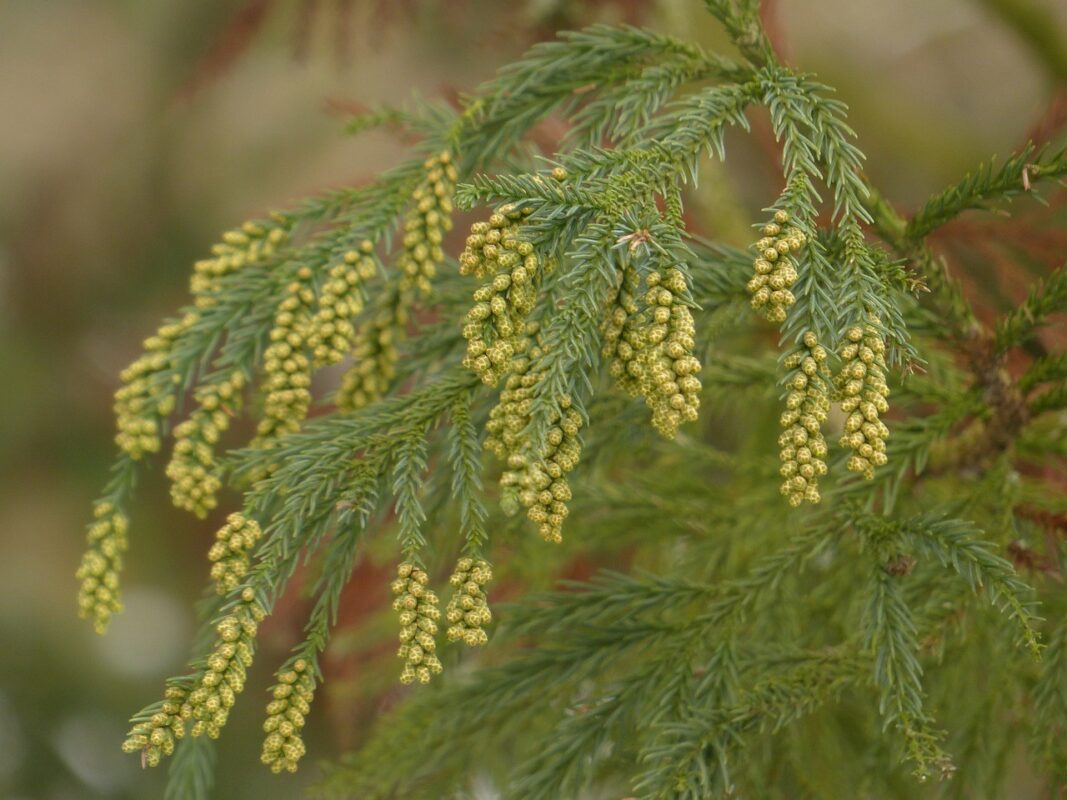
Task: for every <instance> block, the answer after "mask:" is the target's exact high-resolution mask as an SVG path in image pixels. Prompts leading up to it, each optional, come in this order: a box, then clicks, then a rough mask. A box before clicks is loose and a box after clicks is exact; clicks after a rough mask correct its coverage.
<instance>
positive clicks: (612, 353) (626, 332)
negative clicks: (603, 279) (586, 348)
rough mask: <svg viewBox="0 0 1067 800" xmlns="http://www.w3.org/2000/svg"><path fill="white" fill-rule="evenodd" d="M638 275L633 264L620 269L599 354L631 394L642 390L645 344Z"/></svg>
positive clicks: (602, 329) (620, 385)
mask: <svg viewBox="0 0 1067 800" xmlns="http://www.w3.org/2000/svg"><path fill="white" fill-rule="evenodd" d="M640 288H641V278H640V276H639V275H638V273H637V268H636V267H635V266H634V265H633V264H627V265H626V266H625V267H624V268H623V270H622V278H621V280H620V282H619V287H618V291H617V292H616V293H615V296H614V297H613V298H612V300H611V303H610V304H609V306H608V312H607V315H606V316H605V318H604V324H603V325H602V326H601V336H602V340H603V343H604V344H603V348H602V354H603V356H604V358H605V359H610V361H609V362H608V363H609V370H610V372H611V376H612V377H613V378H614V379H615V382H616V383H617V384H618V385H619V388H621V389H622V390H623V391H624V392H626V393H627V394H628V395H630V396H631V397H636V396H637V395H638V394H640V393H641V375H642V373H643V368H642V354H643V353H644V351H645V349H646V347H647V346H648V341H647V339H646V338H645V335H644V334H645V331H644V329H643V328H642V326H641V325H639V324H638V320H639V317H638V311H639V309H638V305H637V296H638V292H639V291H640Z"/></svg>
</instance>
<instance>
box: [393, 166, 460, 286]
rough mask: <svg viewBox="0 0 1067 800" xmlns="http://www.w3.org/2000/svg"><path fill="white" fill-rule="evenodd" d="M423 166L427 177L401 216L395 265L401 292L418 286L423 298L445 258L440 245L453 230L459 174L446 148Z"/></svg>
mask: <svg viewBox="0 0 1067 800" xmlns="http://www.w3.org/2000/svg"><path fill="white" fill-rule="evenodd" d="M423 168H424V169H425V170H426V178H425V180H424V181H423V182H422V183H421V184H419V186H418V188H416V189H415V192H414V193H413V194H412V196H411V200H412V203H413V204H414V205H413V207H412V209H411V210H410V211H409V212H408V214H407V217H406V218H405V219H404V251H403V253H402V254H401V255H400V258H399V260H398V261H397V266H398V267H399V268H400V272H401V284H400V288H401V291H403V292H405V293H407V292H410V291H411V290H413V289H417V290H418V292H419V294H421V295H422V296H423V297H425V296H426V295H428V294H429V293H430V289H431V283H430V282H431V281H432V280H433V278H434V276H435V275H436V274H437V267H438V265H439V264H440V263H441V262H442V261H444V260H445V254H444V251H443V250H442V249H441V245H442V243H443V242H444V235H445V234H446V233H447V232H448V231H450V230H452V193H453V192H454V191H455V188H456V180H457V178H458V176H457V174H456V167H455V165H454V164H453V163H452V154H451V153H449V152H448V151H447V150H446V151H443V152H440V153H438V154H436V155H434V156H431V157H430V158H428V159H427V160H426V163H425V164H423Z"/></svg>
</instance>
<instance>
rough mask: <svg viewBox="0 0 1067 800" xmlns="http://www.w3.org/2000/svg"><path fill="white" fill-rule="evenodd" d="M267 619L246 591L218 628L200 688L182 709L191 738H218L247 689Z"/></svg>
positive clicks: (192, 694) (190, 695) (248, 589)
mask: <svg viewBox="0 0 1067 800" xmlns="http://www.w3.org/2000/svg"><path fill="white" fill-rule="evenodd" d="M265 616H266V614H265V612H264V611H263V609H262V608H261V607H260V606H259V604H258V603H257V602H256V600H255V593H254V592H253V591H252V589H250V588H246V589H244V591H243V592H242V594H241V602H240V604H238V605H237V606H236V607H235V608H234V609H233V610H232V611H230V613H228V614H227V615H226V616H224V617H223V618H222V619H221V620H220V621H219V623H218V624H217V625H216V626H215V633H216V637H217V638H216V639H215V646H214V648H213V649H212V652H211V655H209V656H208V657H207V661H206V664H205V668H204V671H203V673H202V674H201V675H200V680H199V683H198V685H197V686H196V688H195V689H193V690H192V691H191V692H189V697H188V698H187V700H186V702H185V704H184V705H183V706H182V711H181V714H182V718H183V719H188V720H192V722H193V727H192V729H191V731H190V733H191V735H193V736H200V735H202V734H207V735H208V736H209V737H211V738H212V739H217V738H218V736H219V733H220V732H221V731H222V728H223V726H224V725H225V724H226V719H227V717H228V716H229V713H230V709H231V708H233V705H234V703H235V702H236V701H237V695H238V694H240V693H241V691H242V690H243V689H244V686H245V676H246V673H247V671H248V668H249V667H250V666H252V656H253V654H254V653H255V643H256V631H257V629H258V626H259V623H260V622H261V621H262V620H263V618H264V617H265Z"/></svg>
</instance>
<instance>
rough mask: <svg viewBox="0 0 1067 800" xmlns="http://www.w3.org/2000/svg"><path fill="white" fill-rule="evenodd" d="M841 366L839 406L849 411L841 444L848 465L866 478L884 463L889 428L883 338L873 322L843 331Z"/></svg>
mask: <svg viewBox="0 0 1067 800" xmlns="http://www.w3.org/2000/svg"><path fill="white" fill-rule="evenodd" d="M841 361H842V362H843V366H842V367H841V372H840V373H838V376H837V391H838V394H839V396H840V397H841V410H842V411H844V412H845V413H846V414H848V417H846V419H845V432H844V435H842V437H841V441H840V444H841V446H842V447H849V448H851V449H852V451H853V455H852V457H851V458H849V460H848V468H849V469H850V470H852V471H853V472H859V473H861V474H862V475H863V476H864V477H865V478H867V479H868V480H870V479H872V478H873V477H874V469H875V467H880V466H882V465H883V464H885V463H886V460H887V459H886V453H885V440H886V437H887V436H889V429H888V428H887V427H886V425H885V423H884V422H882V420H881V416H880V415H881V414H884V413H885V412H886V411H888V410H889V403H888V401H887V399H886V398H888V397H889V386H888V385H887V384H886V363H885V341H884V340H883V339H882V336H881V334H879V333H878V329H877V328H875V327H874V326H873V325H865V326H863V327H860V326H858V325H857V326H854V327H852V328H849V329H848V331H847V332H846V333H845V344H844V346H843V347H842V348H841Z"/></svg>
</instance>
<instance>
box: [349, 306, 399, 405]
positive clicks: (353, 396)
mask: <svg viewBox="0 0 1067 800" xmlns="http://www.w3.org/2000/svg"><path fill="white" fill-rule="evenodd" d="M400 301H401V297H400V295H399V294H398V293H393V294H391V295H388V296H386V297H384V298H382V300H381V301H380V302H379V304H378V307H377V311H376V313H375V314H374V316H373V317H372V318H371V319H370V320H368V321H367V322H366V323H364V324H363V325H361V326H360V328H359V332H358V333H357V334H356V339H355V345H354V350H353V356H354V358H355V363H354V364H353V365H352V367H351V369H349V370H348V372H346V373H345V375H344V377H343V378H342V379H341V388H340V389H338V391H337V397H336V398H335V401H336V403H337V406H338V408H341V409H344V410H345V411H358V410H359V409H361V408H363V407H364V406H368V405H370V404H371V403H375V402H377V401H378V400H380V399H382V398H383V397H384V396H385V394H386V392H388V391H389V387H390V386H391V385H392V383H393V379H394V378H395V377H396V362H397V359H398V357H399V356H398V353H397V349H396V344H397V338H398V337H399V336H401V335H402V333H403V331H404V327H405V326H406V325H407V320H408V316H407V310H406V308H405V307H404V306H403V305H402V304H401V302H400Z"/></svg>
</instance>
